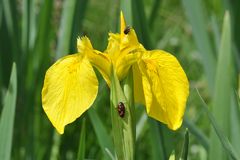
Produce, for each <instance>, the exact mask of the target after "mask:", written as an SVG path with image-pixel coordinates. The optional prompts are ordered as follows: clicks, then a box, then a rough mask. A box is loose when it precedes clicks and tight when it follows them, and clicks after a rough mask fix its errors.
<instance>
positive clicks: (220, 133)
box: [196, 90, 240, 160]
mask: <svg viewBox="0 0 240 160" xmlns="http://www.w3.org/2000/svg"><path fill="white" fill-rule="evenodd" d="M196 91H197V93H198V96H199V98H200V100H201V102H202V105H203V108H204V111H205V112H206V114H207V116H208V119H209V121H210V123H211V125H212V127H213V129H214V132H215V134H216V135H217V136H218V140H219V141H220V142H221V144H222V147H223V148H224V150H225V151H226V153H227V154H228V155H229V156H230V157H231V158H232V159H234V160H240V158H239V155H238V154H237V152H236V151H235V149H234V148H233V147H232V144H231V143H230V142H229V140H228V138H227V137H226V136H225V135H224V132H223V131H222V130H221V129H220V127H219V125H218V123H217V122H216V119H215V117H214V116H213V114H212V113H211V112H210V111H209V110H208V108H209V107H208V106H207V104H206V103H205V101H204V100H203V98H202V97H201V95H200V93H199V91H198V90H196ZM215 147H216V146H215ZM216 156H217V155H215V157H216Z"/></svg>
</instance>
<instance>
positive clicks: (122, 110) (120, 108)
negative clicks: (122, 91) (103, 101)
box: [117, 102, 125, 118]
mask: <svg viewBox="0 0 240 160" xmlns="http://www.w3.org/2000/svg"><path fill="white" fill-rule="evenodd" d="M117 109H118V114H119V116H120V117H122V118H123V117H124V115H125V106H124V103H123V102H119V103H118V108H117Z"/></svg>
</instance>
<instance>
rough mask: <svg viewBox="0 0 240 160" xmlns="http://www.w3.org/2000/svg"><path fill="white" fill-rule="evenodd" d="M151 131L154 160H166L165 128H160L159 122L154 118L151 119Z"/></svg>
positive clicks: (150, 137)
mask: <svg viewBox="0 0 240 160" xmlns="http://www.w3.org/2000/svg"><path fill="white" fill-rule="evenodd" d="M148 122H149V125H150V132H149V139H150V144H151V147H152V150H151V157H152V158H151V159H153V160H159V159H161V160H164V159H167V153H166V150H165V149H166V146H165V145H164V139H163V132H162V129H163V128H159V125H158V122H156V121H155V120H153V119H149V121H148Z"/></svg>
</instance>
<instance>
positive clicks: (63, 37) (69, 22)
mask: <svg viewBox="0 0 240 160" xmlns="http://www.w3.org/2000/svg"><path fill="white" fill-rule="evenodd" d="M76 4H77V0H68V1H64V4H63V12H62V18H61V24H60V33H59V39H58V46H57V53H56V59H59V58H60V57H62V56H64V55H66V54H68V52H69V49H70V43H71V36H72V29H73V24H74V19H73V18H74V13H75V9H76Z"/></svg>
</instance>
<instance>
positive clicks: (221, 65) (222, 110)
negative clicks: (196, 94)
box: [209, 12, 233, 160]
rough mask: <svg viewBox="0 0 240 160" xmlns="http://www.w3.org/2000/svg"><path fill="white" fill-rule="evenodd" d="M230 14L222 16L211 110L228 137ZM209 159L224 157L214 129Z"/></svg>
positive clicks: (230, 91)
mask: <svg viewBox="0 0 240 160" xmlns="http://www.w3.org/2000/svg"><path fill="white" fill-rule="evenodd" d="M230 23H231V22H230V16H229V14H228V12H226V14H225V16H224V23H223V30H222V37H221V44H220V49H219V56H218V64H217V73H216V78H215V80H216V82H215V90H214V96H213V108H212V112H213V115H214V117H215V118H216V121H217V122H218V124H219V125H220V128H221V130H222V131H223V133H224V135H225V136H227V137H230V127H231V126H230V108H231V107H230V106H231V94H232V89H233V77H232V76H233V75H232V69H233V66H232V48H231V26H230ZM223 117H224V118H223ZM209 154H210V159H214V158H215V159H219V160H221V159H226V158H227V157H226V155H225V153H224V152H222V148H221V146H220V145H219V140H218V138H217V137H216V135H215V131H214V130H212V133H211V144H210V153H209Z"/></svg>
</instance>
